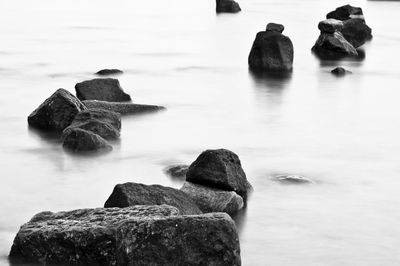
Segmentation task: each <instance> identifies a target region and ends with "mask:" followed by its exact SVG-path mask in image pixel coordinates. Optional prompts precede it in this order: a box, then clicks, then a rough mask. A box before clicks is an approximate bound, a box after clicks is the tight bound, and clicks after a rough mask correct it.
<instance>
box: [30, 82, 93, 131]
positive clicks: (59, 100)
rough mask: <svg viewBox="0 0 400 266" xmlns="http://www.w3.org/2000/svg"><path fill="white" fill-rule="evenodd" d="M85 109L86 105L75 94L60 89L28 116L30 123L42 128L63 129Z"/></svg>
mask: <svg viewBox="0 0 400 266" xmlns="http://www.w3.org/2000/svg"><path fill="white" fill-rule="evenodd" d="M83 110H86V107H85V106H84V105H83V104H82V102H81V101H79V100H78V99H77V98H76V97H75V96H74V95H72V94H71V93H69V92H68V91H67V90H64V89H58V90H57V91H56V92H55V93H53V95H51V96H50V97H49V98H48V99H46V100H45V101H44V102H43V103H42V104H41V105H40V106H39V107H38V108H37V109H36V110H34V111H33V112H32V113H31V114H30V115H29V116H28V123H29V125H30V126H32V127H35V128H39V129H42V130H52V131H62V130H64V129H65V128H66V127H68V126H69V125H70V124H71V122H72V120H73V119H74V117H75V115H76V114H77V113H79V112H80V111H83Z"/></svg>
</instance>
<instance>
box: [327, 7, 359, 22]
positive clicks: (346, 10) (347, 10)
mask: <svg viewBox="0 0 400 266" xmlns="http://www.w3.org/2000/svg"><path fill="white" fill-rule="evenodd" d="M361 16H363V12H362V9H361V8H360V7H354V6H351V5H345V6H341V7H338V8H336V10H334V11H332V12H329V13H328V14H327V15H326V18H333V19H338V20H342V21H343V20H348V19H351V18H354V17H358V18H360V17H361Z"/></svg>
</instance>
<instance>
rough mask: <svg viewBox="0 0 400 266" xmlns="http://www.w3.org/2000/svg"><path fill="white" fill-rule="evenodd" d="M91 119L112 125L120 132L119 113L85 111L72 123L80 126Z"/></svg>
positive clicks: (102, 110) (99, 110)
mask: <svg viewBox="0 0 400 266" xmlns="http://www.w3.org/2000/svg"><path fill="white" fill-rule="evenodd" d="M91 119H94V120H98V121H101V122H104V123H107V124H110V125H112V126H113V127H115V128H116V129H118V130H120V129H121V115H120V114H119V113H117V112H113V111H109V110H104V109H100V108H90V109H89V110H85V111H82V112H80V113H78V114H77V115H76V116H75V118H74V121H73V122H72V123H73V124H75V123H78V124H79V123H82V122H85V121H88V120H91Z"/></svg>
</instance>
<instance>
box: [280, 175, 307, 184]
mask: <svg viewBox="0 0 400 266" xmlns="http://www.w3.org/2000/svg"><path fill="white" fill-rule="evenodd" d="M274 180H275V181H278V182H280V183H282V184H314V183H315V182H314V181H313V180H311V179H310V178H307V177H304V176H299V175H277V176H275V177H274Z"/></svg>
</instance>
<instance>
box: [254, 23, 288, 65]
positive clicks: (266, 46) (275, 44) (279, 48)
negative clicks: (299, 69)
mask: <svg viewBox="0 0 400 266" xmlns="http://www.w3.org/2000/svg"><path fill="white" fill-rule="evenodd" d="M248 63H249V67H250V68H251V69H252V70H256V71H278V72H285V71H290V70H292V68H293V44H292V41H291V40H290V39H289V37H287V36H285V35H283V34H281V33H280V32H278V31H272V30H270V31H261V32H259V33H257V36H256V38H255V40H254V43H253V46H252V48H251V51H250V54H249V58H248Z"/></svg>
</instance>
